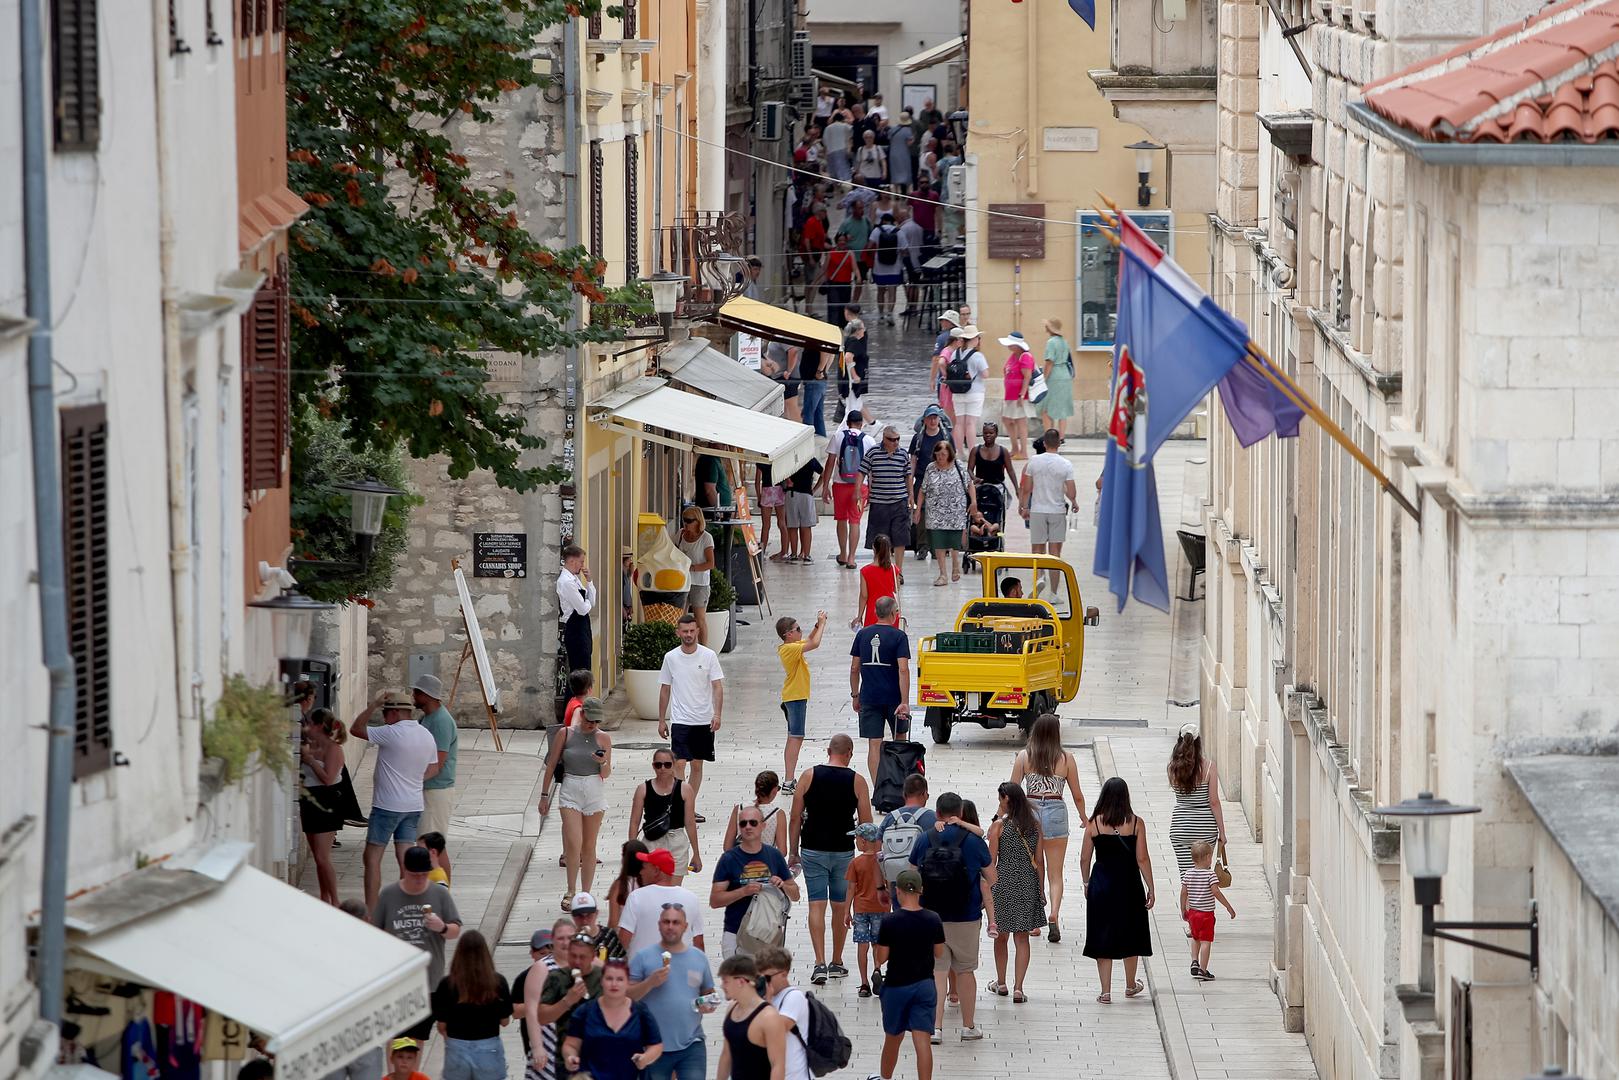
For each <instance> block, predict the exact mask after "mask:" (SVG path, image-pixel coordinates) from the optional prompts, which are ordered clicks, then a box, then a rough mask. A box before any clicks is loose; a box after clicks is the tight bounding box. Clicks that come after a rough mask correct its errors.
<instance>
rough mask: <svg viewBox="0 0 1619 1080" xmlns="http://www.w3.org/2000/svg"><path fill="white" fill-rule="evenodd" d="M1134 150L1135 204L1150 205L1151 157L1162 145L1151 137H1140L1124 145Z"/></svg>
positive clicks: (1127, 148)
mask: <svg viewBox="0 0 1619 1080" xmlns="http://www.w3.org/2000/svg"><path fill="white" fill-rule="evenodd" d="M1125 149H1126V150H1134V151H1135V152H1136V205H1137V206H1151V205H1152V184H1151V183H1150V181H1151V179H1152V159H1153V155H1154V154H1156V153H1157V152H1158V151H1160V150H1162V149H1163V147H1162V146H1160V145H1159V144H1158V143H1155V142H1153V141H1152V140H1151V139H1141V140H1139V141H1137V142H1133V143H1131V144H1130V145H1129V146H1126V147H1125Z"/></svg>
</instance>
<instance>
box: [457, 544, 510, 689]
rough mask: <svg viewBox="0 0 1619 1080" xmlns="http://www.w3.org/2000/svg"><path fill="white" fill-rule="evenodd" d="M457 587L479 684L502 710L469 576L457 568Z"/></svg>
mask: <svg viewBox="0 0 1619 1080" xmlns="http://www.w3.org/2000/svg"><path fill="white" fill-rule="evenodd" d="M455 588H456V591H457V592H459V593H460V594H461V614H462V615H463V616H465V618H466V620H467V640H468V641H469V642H470V643H471V645H472V659H473V660H474V661H475V662H476V663H477V666H478V685H479V686H481V687H482V688H483V699H484V701H485V702H486V703H487V704H488V705H489V707H490V708H491V709H493V710H494V711H495V712H497V713H498V712H499V711H500V688H499V687H498V686H496V685H495V672H494V669H493V668H491V667H490V666H489V650H488V649H487V648H485V647H484V643H483V630H482V629H481V628H480V627H479V626H478V612H477V610H476V609H475V608H473V606H472V594H471V593H470V592H468V591H467V576H466V575H465V574H463V573H462V572H461V568H460V567H459V566H457V567H456V568H455Z"/></svg>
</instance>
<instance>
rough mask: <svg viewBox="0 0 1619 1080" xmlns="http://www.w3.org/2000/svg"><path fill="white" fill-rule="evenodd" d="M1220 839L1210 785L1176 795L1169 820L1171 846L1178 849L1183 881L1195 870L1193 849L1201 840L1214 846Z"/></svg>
mask: <svg viewBox="0 0 1619 1080" xmlns="http://www.w3.org/2000/svg"><path fill="white" fill-rule="evenodd" d="M1219 838H1220V826H1219V825H1218V824H1216V823H1215V820H1214V808H1213V807H1212V806H1210V805H1209V782H1208V780H1207V779H1205V780H1204V781H1203V782H1202V783H1200V784H1198V785H1197V786H1196V787H1194V788H1193V789H1192V790H1191V791H1177V792H1175V812H1174V814H1172V815H1171V816H1170V819H1169V842H1170V844H1171V845H1172V846H1173V847H1174V848H1175V863H1176V865H1177V866H1178V867H1179V868H1180V873H1181V877H1182V878H1183V879H1184V878H1185V877H1186V871H1188V870H1190V869H1191V868H1192V845H1193V844H1194V843H1196V842H1197V841H1199V840H1207V841H1208V842H1209V843H1211V844H1213V843H1215V842H1216V841H1217V840H1218V839H1219Z"/></svg>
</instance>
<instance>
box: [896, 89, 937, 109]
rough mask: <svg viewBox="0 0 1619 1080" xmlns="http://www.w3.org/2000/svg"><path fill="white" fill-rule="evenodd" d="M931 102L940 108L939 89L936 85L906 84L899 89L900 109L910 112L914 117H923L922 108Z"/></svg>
mask: <svg viewBox="0 0 1619 1080" xmlns="http://www.w3.org/2000/svg"><path fill="white" fill-rule="evenodd" d="M929 101H931V102H933V105H934V108H938V105H939V87H938V85H937V84H935V83H906V84H905V85H904V86H901V87H900V88H899V107H900V108H902V109H907V110H909V111H910V114H911V115H912V116H921V115H922V107H923V106H924V105H925V104H926V103H927V102H929Z"/></svg>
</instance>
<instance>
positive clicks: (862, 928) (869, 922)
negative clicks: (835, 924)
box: [854, 911, 883, 945]
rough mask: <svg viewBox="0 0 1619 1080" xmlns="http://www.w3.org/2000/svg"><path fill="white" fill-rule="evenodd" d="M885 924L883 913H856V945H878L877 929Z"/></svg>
mask: <svg viewBox="0 0 1619 1080" xmlns="http://www.w3.org/2000/svg"><path fill="white" fill-rule="evenodd" d="M882 924H883V915H882V912H880V911H879V912H875V913H872V914H869V915H867V914H862V913H861V912H858V911H857V912H855V913H854V943H855V944H856V945H875V944H877V928H878V927H879V926H881V925H882Z"/></svg>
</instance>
